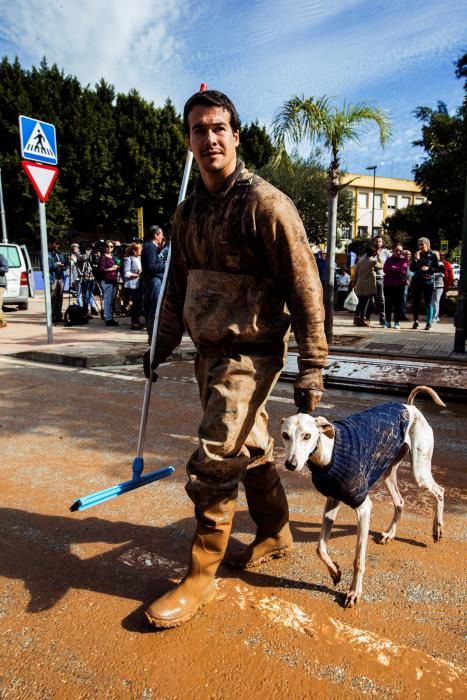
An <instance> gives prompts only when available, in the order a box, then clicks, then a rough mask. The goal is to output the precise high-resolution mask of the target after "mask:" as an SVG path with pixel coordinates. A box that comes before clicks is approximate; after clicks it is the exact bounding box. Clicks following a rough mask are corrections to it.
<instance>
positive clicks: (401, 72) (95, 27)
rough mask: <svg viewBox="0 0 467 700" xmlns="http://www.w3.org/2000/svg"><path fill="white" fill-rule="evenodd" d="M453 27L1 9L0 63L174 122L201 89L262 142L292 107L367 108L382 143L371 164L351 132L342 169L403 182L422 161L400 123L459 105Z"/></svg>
mask: <svg viewBox="0 0 467 700" xmlns="http://www.w3.org/2000/svg"><path fill="white" fill-rule="evenodd" d="M466 17H467V0H410V2H408V1H407V0H391V2H388V1H386V0H249V1H246V0H236V1H235V2H234V1H233V0H211V1H210V2H207V0H197V1H196V2H194V1H193V0H132V2H129V1H128V0H15V1H14V2H11V0H0V56H7V57H8V58H9V59H10V60H13V59H14V58H15V56H18V58H19V60H20V63H21V65H22V66H23V68H29V67H31V66H33V65H36V66H37V65H38V64H39V62H40V61H41V59H42V57H44V56H45V57H46V58H47V61H48V63H49V65H52V64H53V63H56V64H57V66H58V67H59V68H60V69H61V70H63V71H64V73H65V74H67V75H68V74H70V75H75V76H76V77H77V78H78V79H79V80H80V82H81V83H82V84H83V85H90V86H94V84H95V83H96V82H97V81H99V80H100V79H101V78H104V79H105V80H106V81H107V82H109V83H111V84H112V85H114V86H115V88H116V90H117V91H118V92H128V91H129V90H130V89H132V88H135V89H137V90H138V91H139V93H140V94H141V95H142V96H143V97H144V98H145V99H147V100H151V101H154V103H155V104H156V105H161V104H163V103H164V102H165V101H166V99H167V98H170V99H171V100H172V102H173V103H174V104H175V107H176V108H177V109H178V110H179V111H180V112H181V111H182V109H183V104H184V102H185V100H186V99H187V98H188V97H189V96H190V95H191V94H192V93H193V92H196V90H197V89H199V86H200V84H201V83H202V82H205V83H207V84H208V87H209V88H212V89H217V90H222V91H223V92H225V93H226V94H228V95H229V97H230V98H231V99H232V100H233V101H234V102H235V104H236V106H237V109H238V111H239V114H240V118H241V120H242V123H249V122H251V121H254V120H256V119H257V120H258V121H259V122H260V123H261V124H264V125H265V126H266V127H267V128H269V126H270V124H271V122H272V120H273V118H274V114H275V113H276V112H277V110H278V109H279V108H280V107H281V105H282V104H283V103H284V101H285V100H287V99H289V98H290V97H292V96H293V95H295V94H298V95H304V96H305V97H311V96H314V97H319V96H322V95H327V96H329V97H331V98H333V100H335V104H336V106H337V107H342V106H343V104H344V103H349V102H350V103H359V102H362V101H365V102H370V103H372V104H373V105H374V106H377V107H379V108H381V109H383V110H384V111H385V112H386V114H387V115H388V117H389V118H390V120H391V124H392V131H393V136H392V138H391V140H390V141H389V142H388V143H387V145H386V147H385V148H384V150H382V149H381V147H380V145H379V139H378V133H377V130H376V129H375V128H370V129H368V130H367V131H365V132H363V133H362V134H361V138H360V144H359V145H352V146H348V147H347V148H346V149H345V152H344V154H343V167H344V168H345V169H346V170H347V171H349V172H358V173H364V172H365V168H366V167H368V166H370V165H371V166H373V165H377V166H378V167H377V175H385V176H388V177H403V178H411V177H412V172H411V171H412V168H413V167H414V165H415V164H416V163H419V162H421V160H422V159H423V151H422V150H421V149H420V148H416V147H413V146H412V142H413V141H414V140H415V139H417V138H419V137H420V126H421V125H420V122H419V121H418V120H417V119H416V118H415V116H414V115H413V110H414V109H415V108H416V107H418V106H420V105H423V106H428V107H432V108H436V105H437V102H438V100H442V101H443V102H445V103H446V105H447V107H448V109H449V110H450V111H454V110H455V109H456V108H457V107H458V106H459V105H460V103H461V102H462V99H463V81H460V80H457V79H456V77H455V75H454V70H455V69H454V62H455V61H456V59H457V58H458V57H459V56H460V55H461V54H463V53H464V52H466V51H467V22H466ZM300 152H301V153H303V154H304V155H305V154H307V153H309V152H310V146H309V144H306V143H304V144H303V145H302V146H301V148H300Z"/></svg>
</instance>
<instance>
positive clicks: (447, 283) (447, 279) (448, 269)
mask: <svg viewBox="0 0 467 700" xmlns="http://www.w3.org/2000/svg"><path fill="white" fill-rule="evenodd" d="M440 259H441V262H442V263H443V266H444V289H443V293H442V295H441V302H440V308H441V311H442V313H446V300H447V295H448V292H449V290H450V289H451V287H452V285H453V284H454V270H453V268H452V265H451V263H450V261H449V258H448V257H447V255H445V254H444V253H441V255H440Z"/></svg>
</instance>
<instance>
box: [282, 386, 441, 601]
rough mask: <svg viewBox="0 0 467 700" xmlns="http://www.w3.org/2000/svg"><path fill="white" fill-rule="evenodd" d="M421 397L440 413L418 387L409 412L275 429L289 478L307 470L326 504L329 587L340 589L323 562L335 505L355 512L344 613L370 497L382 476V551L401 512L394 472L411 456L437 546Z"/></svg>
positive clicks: (358, 578) (300, 417)
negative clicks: (387, 501)
mask: <svg viewBox="0 0 467 700" xmlns="http://www.w3.org/2000/svg"><path fill="white" fill-rule="evenodd" d="M419 392H427V393H428V394H429V395H430V396H431V397H432V399H433V401H434V402H435V403H436V404H437V405H438V406H445V404H444V403H443V402H442V401H441V399H440V398H439V396H438V394H437V393H436V392H435V391H433V389H430V388H429V387H426V386H418V387H416V388H415V389H414V390H413V391H412V392H411V393H410V396H409V398H408V401H407V404H398V403H386V404H380V405H379V406H375V407H374V408H371V409H369V410H367V411H363V412H362V413H357V414H354V415H352V416H349V418H346V419H345V420H341V421H336V422H335V423H334V424H331V423H329V421H327V420H326V418H322V417H321V416H318V417H316V418H313V417H312V416H310V415H308V414H306V413H298V414H296V415H294V416H291V417H290V418H283V419H282V421H281V430H282V441H283V443H284V447H285V466H286V467H287V469H289V470H291V471H294V470H297V471H300V470H301V469H303V467H304V466H305V465H307V466H308V467H309V469H310V471H311V474H312V479H313V483H314V485H315V486H316V488H317V489H318V491H320V493H322V494H323V495H324V496H326V497H327V500H326V505H325V507H324V515H323V523H322V526H321V533H320V537H319V543H318V548H317V553H318V556H319V558H320V559H321V560H322V561H323V562H324V563H325V564H326V566H327V568H328V571H329V573H330V575H331V578H332V580H333V582H334V584H337V583H338V582H339V581H340V578H341V571H340V569H339V566H338V565H337V564H336V563H335V562H333V561H331V559H330V557H329V554H328V548H327V543H328V540H329V536H330V534H331V529H332V526H333V524H334V521H335V519H336V516H337V511H338V510H339V506H340V504H341V502H343V503H346V504H347V505H349V506H351V507H352V508H354V509H355V511H356V514H357V548H356V553H355V561H354V575H353V580H352V585H351V587H350V590H349V592H348V593H347V596H346V599H345V607H352V606H353V605H355V604H356V603H357V602H358V601H359V600H360V598H361V595H362V583H363V574H364V571H365V555H366V546H367V541H368V533H369V528H370V514H371V508H372V504H371V500H370V498H369V496H368V490H369V488H370V487H371V486H372V485H373V484H374V483H375V482H376V481H377V480H378V479H379V478H380V477H381V476H382V477H383V479H384V483H385V485H386V487H387V489H388V491H389V493H390V494H391V497H392V500H393V502H394V515H393V518H392V522H391V524H390V526H389V528H388V529H387V531H386V532H383V533H382V535H381V539H380V543H381V544H386V543H387V542H390V541H391V540H393V539H394V536H395V534H396V528H397V523H398V521H399V519H400V517H401V513H402V509H403V507H404V500H403V498H402V496H401V495H400V493H399V489H398V488H397V467H398V465H399V463H400V462H401V461H402V459H403V457H404V456H405V455H406V454H407V453H408V452H409V451H410V455H411V462H412V469H413V474H414V477H415V481H416V482H417V484H418V486H419V487H420V488H423V489H427V490H428V491H429V492H430V493H431V494H432V495H433V496H434V498H435V500H436V503H435V515H434V521H433V539H434V541H435V542H438V540H439V539H440V538H441V534H442V526H443V508H444V489H443V488H442V487H441V486H439V485H438V484H437V483H436V482H435V480H434V479H433V476H432V474H431V457H432V454H433V447H434V440H433V430H432V429H431V427H430V425H429V424H428V422H427V420H426V418H425V417H424V416H423V414H422V413H421V412H420V411H419V410H418V409H417V408H416V407H415V406H413V400H414V398H415V396H416V395H417V394H418V393H419Z"/></svg>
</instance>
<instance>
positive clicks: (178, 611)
mask: <svg viewBox="0 0 467 700" xmlns="http://www.w3.org/2000/svg"><path fill="white" fill-rule="evenodd" d="M236 502H237V499H236V498H235V499H232V500H228V499H223V500H221V501H220V502H217V503H214V504H212V505H211V506H210V507H208V508H204V509H201V508H199V507H197V508H196V509H195V515H196V519H197V527H196V532H195V536H194V539H193V544H192V547H191V560H190V566H189V569H188V573H187V575H186V576H185V578H184V579H183V581H182V582H181V583H180V584H179V585H178V586H177V587H176V588H174V589H173V590H171V591H169V592H168V593H166V594H165V595H163V596H162V597H161V598H158V599H157V600H155V601H154V602H153V603H152V604H151V605H150V606H149V607H148V609H147V610H146V617H147V618H148V620H149V622H150V623H151V624H152V625H154V626H155V627H162V628H169V627H178V626H179V625H181V624H183V623H184V622H187V621H188V620H190V619H191V618H192V617H193V615H195V613H196V612H197V611H198V610H199V609H200V608H201V607H202V606H203V605H205V604H206V603H209V602H210V601H211V600H213V598H214V597H215V595H216V582H215V575H216V571H217V569H218V567H219V564H220V563H221V562H222V559H223V558H224V554H225V550H226V549H227V544H228V541H229V535H230V530H231V528H232V520H233V516H234V512H235V505H236Z"/></svg>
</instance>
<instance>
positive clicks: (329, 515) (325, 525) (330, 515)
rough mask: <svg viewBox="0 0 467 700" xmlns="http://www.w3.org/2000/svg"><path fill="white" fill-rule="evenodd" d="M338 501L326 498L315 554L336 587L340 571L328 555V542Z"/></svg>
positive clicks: (338, 504) (337, 508) (339, 578)
mask: <svg viewBox="0 0 467 700" xmlns="http://www.w3.org/2000/svg"><path fill="white" fill-rule="evenodd" d="M339 506H340V501H337V500H336V499H335V498H327V499H326V503H325V506H324V513H323V522H322V525H321V532H320V534H319V542H318V547H317V548H316V552H317V554H318V557H319V558H320V559H321V561H322V562H324V564H326V566H327V569H328V571H329V573H330V575H331V578H332V581H333V583H334V585H335V586H336V585H337V584H338V583H339V581H340V580H341V570H340V568H339V565H338V564H336V562H334V561H332V560H331V558H330V556H329V554H328V540H329V536H330V534H331V530H332V526H333V525H334V521H335V519H336V516H337V512H338V510H339Z"/></svg>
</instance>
